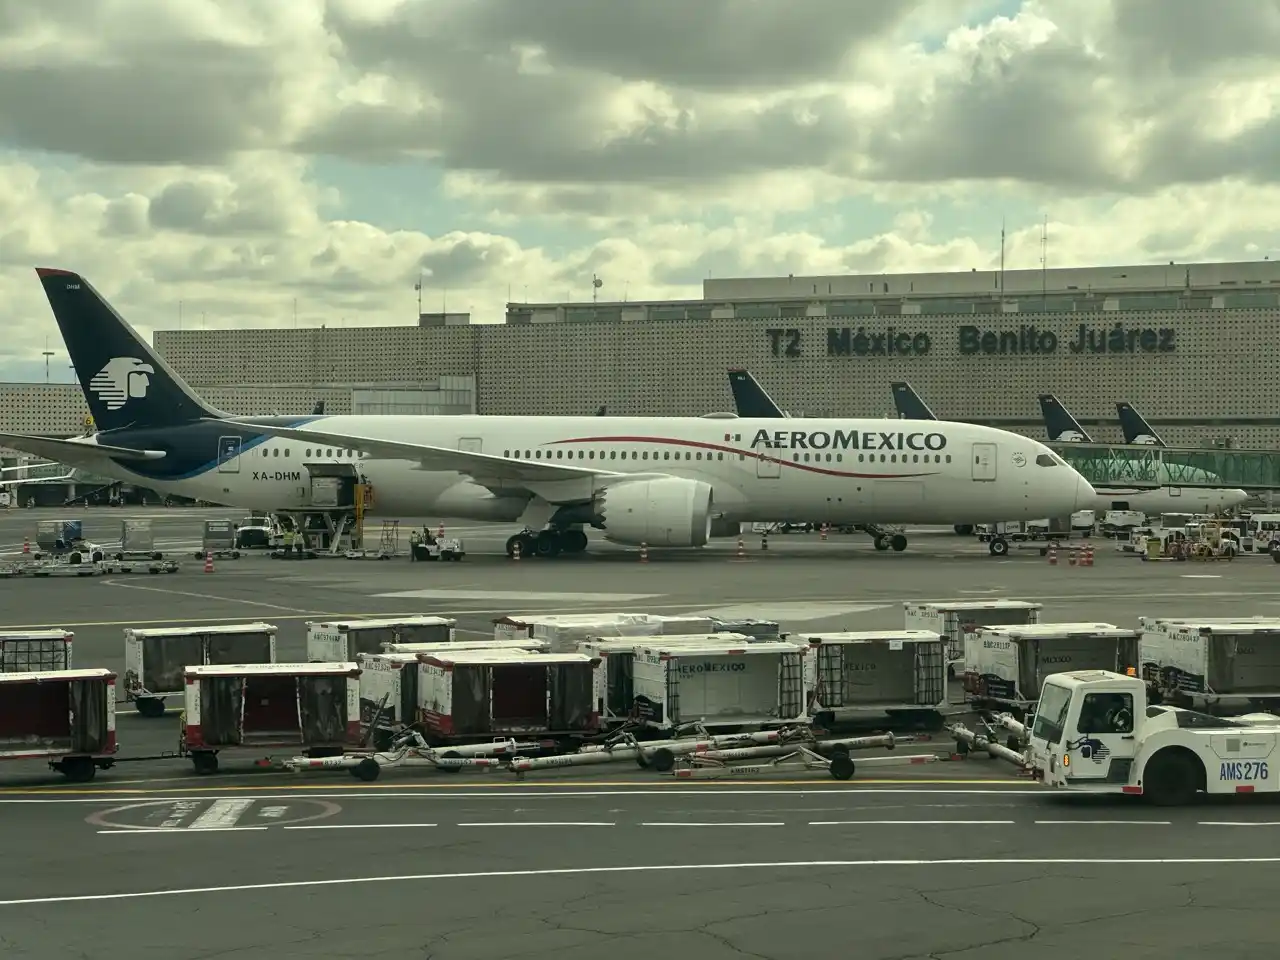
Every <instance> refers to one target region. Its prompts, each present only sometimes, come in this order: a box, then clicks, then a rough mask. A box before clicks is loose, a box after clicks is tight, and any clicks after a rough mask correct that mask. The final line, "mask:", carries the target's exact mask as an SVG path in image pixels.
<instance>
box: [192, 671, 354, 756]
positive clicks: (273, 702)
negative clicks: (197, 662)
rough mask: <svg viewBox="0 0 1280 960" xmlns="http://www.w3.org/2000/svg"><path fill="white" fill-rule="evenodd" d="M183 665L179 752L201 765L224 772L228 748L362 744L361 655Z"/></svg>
mask: <svg viewBox="0 0 1280 960" xmlns="http://www.w3.org/2000/svg"><path fill="white" fill-rule="evenodd" d="M183 673H184V677H183V679H184V684H183V691H184V693H183V706H184V709H183V719H182V728H181V729H182V733H181V738H180V740H179V752H180V753H181V754H183V755H184V756H189V757H191V764H192V766H193V767H194V768H195V771H196V773H199V774H210V773H216V772H217V771H218V766H219V760H218V758H219V756H220V755H221V754H223V753H227V752H231V753H247V754H252V755H253V756H254V757H255V758H262V757H263V755H264V754H263V751H272V750H290V751H296V750H298V749H299V748H301V749H302V750H303V751H304V752H305V753H306V754H307V755H308V756H340V755H342V754H344V753H345V752H346V751H347V750H349V749H352V748H355V747H358V746H360V744H361V735H360V667H359V666H358V665H356V664H354V663H251V664H244V663H240V664H208V665H205V666H197V667H187V668H186V670H185V671H183Z"/></svg>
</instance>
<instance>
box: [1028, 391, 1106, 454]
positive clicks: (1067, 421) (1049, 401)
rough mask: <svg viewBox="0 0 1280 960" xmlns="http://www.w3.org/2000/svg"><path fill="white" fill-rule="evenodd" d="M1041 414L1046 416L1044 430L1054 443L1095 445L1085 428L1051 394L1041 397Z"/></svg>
mask: <svg viewBox="0 0 1280 960" xmlns="http://www.w3.org/2000/svg"><path fill="white" fill-rule="evenodd" d="M1040 413H1041V414H1042V415H1043V416H1044V428H1045V430H1046V431H1047V432H1048V434H1049V440H1050V442H1052V443H1093V438H1092V437H1091V436H1089V434H1087V433H1085V431H1084V427H1082V426H1080V424H1079V423H1077V422H1076V418H1075V417H1073V416H1072V415H1071V413H1070V412H1069V411H1068V410H1067V408H1066V407H1064V406H1063V405H1062V403H1061V401H1059V400H1058V398H1057V397H1055V396H1054V395H1053V394H1051V393H1044V394H1041V395H1040Z"/></svg>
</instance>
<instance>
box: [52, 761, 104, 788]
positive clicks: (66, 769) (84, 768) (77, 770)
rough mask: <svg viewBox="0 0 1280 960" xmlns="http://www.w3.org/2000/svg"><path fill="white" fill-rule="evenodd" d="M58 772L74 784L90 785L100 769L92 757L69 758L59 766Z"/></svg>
mask: <svg viewBox="0 0 1280 960" xmlns="http://www.w3.org/2000/svg"><path fill="white" fill-rule="evenodd" d="M58 772H59V773H61V774H62V775H63V776H64V777H66V778H67V779H68V780H70V781H71V782H72V783H88V782H89V781H90V780H92V779H93V776H94V774H95V773H97V772H98V768H97V766H96V765H95V764H94V762H93V759H92V758H90V757H67V759H65V760H63V761H62V762H61V763H60V764H58Z"/></svg>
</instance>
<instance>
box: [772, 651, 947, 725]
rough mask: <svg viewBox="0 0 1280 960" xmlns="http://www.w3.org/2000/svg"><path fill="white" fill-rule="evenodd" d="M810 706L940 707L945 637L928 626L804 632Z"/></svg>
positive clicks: (819, 709) (844, 709)
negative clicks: (809, 677)
mask: <svg viewBox="0 0 1280 960" xmlns="http://www.w3.org/2000/svg"><path fill="white" fill-rule="evenodd" d="M791 639H793V640H795V641H796V642H798V643H805V644H808V646H809V670H810V671H811V681H810V682H809V683H808V684H807V686H808V688H809V689H810V690H812V691H813V706H812V712H813V713H815V714H817V713H830V714H833V715H835V716H837V717H838V716H841V715H843V714H848V713H851V712H856V713H868V712H877V713H883V712H886V711H894V712H896V711H899V710H910V711H916V710H929V711H941V710H942V709H943V708H944V707H945V706H946V704H947V656H946V654H947V648H946V640H945V639H944V638H943V636H942V635H941V634H939V633H935V632H933V631H932V630H870V631H859V632H856V633H805V634H800V635H798V636H794V637H792V638H791Z"/></svg>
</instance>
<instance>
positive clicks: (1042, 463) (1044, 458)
mask: <svg viewBox="0 0 1280 960" xmlns="http://www.w3.org/2000/svg"><path fill="white" fill-rule="evenodd" d="M1036 466H1037V467H1056V466H1057V464H1056V463H1054V461H1053V457H1051V456H1049V454H1047V453H1042V454H1040V455H1039V456H1038V457H1036Z"/></svg>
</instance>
